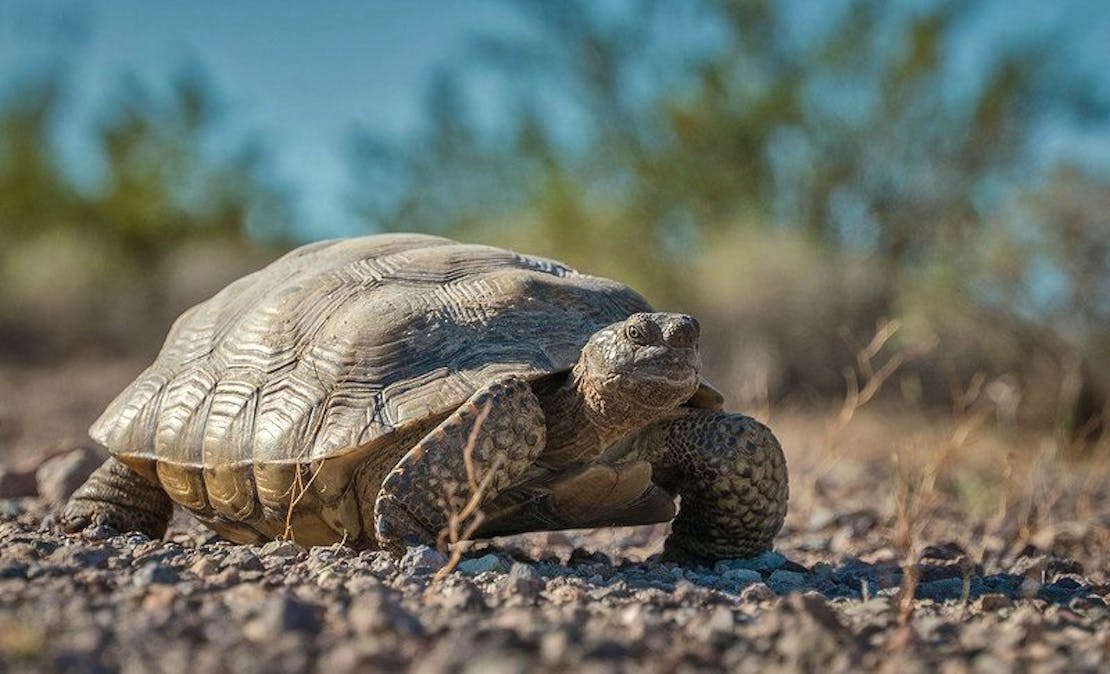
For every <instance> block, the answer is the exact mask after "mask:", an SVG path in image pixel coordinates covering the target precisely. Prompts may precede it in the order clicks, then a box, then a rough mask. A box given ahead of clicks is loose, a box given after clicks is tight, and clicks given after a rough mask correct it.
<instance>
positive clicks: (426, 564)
mask: <svg viewBox="0 0 1110 674" xmlns="http://www.w3.org/2000/svg"><path fill="white" fill-rule="evenodd" d="M446 564H447V558H446V557H444V556H443V553H442V552H440V551H439V550H436V549H435V548H432V547H429V546H427V545H418V546H416V547H415V548H409V549H408V550H406V551H405V556H404V557H402V558H401V564H400V566H401V570H402V571H407V572H408V573H411V574H412V575H414V576H429V575H431V574H433V573H435V572H436V571H439V570H440V569H442V568H443V567H444V565H446Z"/></svg>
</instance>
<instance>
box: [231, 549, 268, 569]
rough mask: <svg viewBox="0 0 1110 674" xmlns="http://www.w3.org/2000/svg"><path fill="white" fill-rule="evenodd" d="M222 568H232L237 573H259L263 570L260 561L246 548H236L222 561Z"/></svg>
mask: <svg viewBox="0 0 1110 674" xmlns="http://www.w3.org/2000/svg"><path fill="white" fill-rule="evenodd" d="M222 564H223V567H224V568H234V569H237V570H239V571H261V570H262V569H264V568H265V566H263V564H262V560H261V559H259V558H258V555H256V554H254V551H253V550H251V549H250V548H248V547H246V546H236V547H234V548H232V550H231V552H229V553H227V556H226V557H224V559H223V562H222Z"/></svg>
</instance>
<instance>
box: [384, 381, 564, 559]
mask: <svg viewBox="0 0 1110 674" xmlns="http://www.w3.org/2000/svg"><path fill="white" fill-rule="evenodd" d="M545 436H546V427H545V426H544V418H543V410H541V409H540V405H539V402H538V401H537V400H536V396H535V394H534V393H532V389H531V388H530V387H529V386H528V384H527V383H526V382H525V381H523V380H521V379H518V378H516V377H511V376H510V377H506V378H504V379H502V380H500V381H496V382H493V383H491V384H489V385H488V386H486V387H485V388H483V389H479V390H478V391H477V392H475V393H474V395H472V396H471V397H470V399H469V400H467V401H466V402H465V403H463V404H462V406H461V407H459V409H458V410H456V411H455V413H454V414H452V415H451V416H449V417H447V419H445V420H444V421H443V423H441V424H440V425H439V426H437V427H436V428H435V429H434V430H432V432H431V433H429V434H428V435H427V436H426V437H425V438H424V439H423V440H421V441H420V442H419V443H417V445H416V446H415V447H413V448H412V449H411V450H409V452H408V453H407V454H405V456H404V457H403V458H402V459H401V460H400V461H399V462H398V463H397V466H396V467H394V469H393V470H392V471H390V473H389V475H387V476H386V478H385V480H384V481H383V483H382V487H381V491H380V492H379V493H378V497H377V500H376V501H375V503H374V513H375V514H374V526H375V536H376V538H377V540H378V545H380V546H381V547H382V548H384V549H387V550H393V551H395V552H401V551H403V550H404V548H405V545H406V544H408V545H413V544H425V545H436V544H437V542H438V539H439V534H440V532H441V531H444V529H445V528H446V527H447V526H448V523H449V522H450V518H451V516H452V515H453V514H454V515H459V514H462V513H463V512H464V511H465V510H466V508H467V506H468V505H469V504H471V502H472V500H475V499H476V501H475V503H477V504H479V505H482V504H486V503H488V502H489V501H491V500H493V499H494V498H496V497H497V495H498V494H500V493H501V492H503V491H505V490H506V489H508V488H509V487H511V486H512V485H513V484H514V482H515V481H516V480H517V479H519V478H520V476H521V475H523V474H524V472H525V471H526V470H527V469H528V467H529V466H531V465H532V462H533V461H535V459H536V457H537V456H538V455H539V453H540V451H542V450H543V447H544V439H545ZM476 514H477V513H471V515H470V516H469V517H467V518H466V521H465V522H463V523H462V524H463V527H464V528H465V527H466V525H467V524H469V523H470V522H473V521H474V517H475V515H476Z"/></svg>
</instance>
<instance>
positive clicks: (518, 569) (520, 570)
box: [506, 562, 544, 598]
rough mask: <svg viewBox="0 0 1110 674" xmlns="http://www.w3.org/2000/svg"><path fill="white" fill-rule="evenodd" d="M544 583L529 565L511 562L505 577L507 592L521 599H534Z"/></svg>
mask: <svg viewBox="0 0 1110 674" xmlns="http://www.w3.org/2000/svg"><path fill="white" fill-rule="evenodd" d="M543 586H544V582H543V578H542V577H541V576H540V574H539V572H537V571H536V569H535V568H534V567H533V566H532V565H531V564H525V563H523V562H513V564H512V566H511V567H510V568H509V574H508V576H506V587H507V588H508V590H509V592H511V593H513V594H516V595H519V596H522V597H528V598H531V597H535V596H536V595H537V594H539V592H540V590H542V589H543Z"/></svg>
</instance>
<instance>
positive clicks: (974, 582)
mask: <svg viewBox="0 0 1110 674" xmlns="http://www.w3.org/2000/svg"><path fill="white" fill-rule="evenodd" d="M136 367H138V366H137V365H135V364H133V363H132V362H131V361H126V362H122V363H106V364H104V363H91V364H88V365H86V366H83V367H80V368H77V369H76V370H75V369H74V367H73V366H69V365H67V366H57V367H51V368H50V369H49V370H42V369H30V368H15V369H12V368H8V369H7V370H5V369H4V368H3V367H0V672H40V671H76V672H89V671H94V672H95V671H124V672H145V671H166V672H181V671H196V672H221V671H229V672H230V671H234V672H284V671H290V672H302V671H326V672H329V674H331V673H337V674H341V673H343V672H348V671H374V670H384V671H397V670H402V671H403V670H416V671H426V672H438V671H474V672H483V673H484V672H501V671H507V672H508V671H529V672H531V671H565V670H577V671H614V670H615V671H698V670H728V671H755V670H759V671H764V672H773V671H815V672H827V671H834V672H835V671H853V672H854V671H865V670H882V671H893V672H915V671H922V672H933V671H941V672H965V671H967V672H980V671H982V672H1010V671H1067V672H1098V671H1110V668H1108V666H1107V665H1106V664H1104V663H1105V662H1110V610H1108V608H1107V605H1108V603H1110V596H1108V593H1110V579H1108V577H1107V573H1108V568H1110V495H1108V493H1107V490H1106V488H1105V485H1106V484H1107V483H1108V481H1110V469H1108V468H1107V462H1105V461H1102V462H1093V463H1091V462H1089V463H1087V464H1082V465H1080V464H1070V463H1067V462H1064V461H1061V460H1059V459H1058V458H1056V457H1055V456H1054V455H1052V454H1051V453H1045V454H1044V457H1043V460H1041V459H1037V460H1034V461H1027V465H1025V466H1024V469H1023V466H1022V465H1021V464H1018V463H1014V461H1012V460H1010V459H1008V458H999V457H1007V456H1012V451H1011V450H1012V448H1013V446H1014V443H1013V441H1012V440H1011V439H1008V438H1003V439H1002V440H1003V441H1000V442H999V443H998V444H997V448H992V446H991V445H990V443H988V442H985V441H984V442H982V443H980V445H978V446H976V447H975V451H974V452H972V451H970V448H964V447H961V451H960V452H958V453H957V454H958V455H959V456H958V457H957V458H958V459H959V460H960V461H961V462H962V463H958V464H953V465H951V466H949V465H947V464H945V465H944V466H943V467H942V468H940V469H938V470H939V471H940V472H939V473H938V474H937V475H936V480H937V483H938V485H939V486H938V487H937V491H936V493H935V494H934V493H933V492H932V491H929V492H927V493H925V494H924V496H921V495H920V494H919V496H918V501H917V502H918V503H924V504H926V505H927V506H928V507H927V508H918V509H917V510H913V511H912V512H913V513H914V514H913V516H912V517H908V519H907V517H906V516H905V515H904V512H903V511H905V508H903V507H902V506H900V505H899V504H900V503H901V502H900V501H899V494H900V493H902V492H906V493H917V492H913V491H912V490H910V491H908V492H907V491H906V490H907V488H908V487H915V486H916V485H917V482H916V481H915V480H913V479H900V478H898V477H897V475H896V472H895V471H892V469H891V467H890V453H889V452H890V449H889V448H890V438H891V437H902V436H906V437H908V436H910V435H911V434H910V433H908V432H901V431H898V430H897V429H896V427H895V423H896V420H895V419H893V418H892V417H890V416H889V415H877V416H876V417H875V419H874V420H873V421H868V420H866V419H861V420H858V421H857V422H855V424H854V426H853V428H852V429H849V430H850V431H851V432H850V433H845V434H844V435H843V436H842V438H841V440H840V444H841V445H842V446H843V447H844V449H843V450H838V451H837V456H836V458H835V460H830V459H829V458H828V456H827V447H828V442H827V440H823V439H822V438H823V437H824V435H823V434H824V433H825V432H826V431H825V428H826V427H825V426H823V425H822V423H821V420H820V418H819V417H815V416H814V415H803V416H802V417H795V418H784V417H783V416H782V415H780V416H779V418H778V419H777V420H776V421H775V423H774V424H773V427H774V428H775V429H776V432H777V433H778V435H779V437H780V439H781V440H782V441H783V445H784V446H785V447H786V448H787V455H788V460H789V461H790V470H791V481H792V486H791V493H792V501H791V510H790V514H789V516H788V518H787V524H786V527H785V528H784V530H783V532H782V534H781V535H780V536H779V538H778V539H777V541H776V552H773V553H767V554H764V555H762V556H761V557H758V558H755V559H751V560H729V561H724V562H721V563H719V564H717V565H716V566H714V567H713V568H683V567H679V566H675V565H672V564H660V563H658V562H657V561H656V558H655V557H654V555H655V553H657V552H658V551H659V549H660V548H661V544H662V540H663V538H664V536H665V535H666V533H667V532H666V527H638V528H631V529H620V530H607V531H599V532H558V533H550V534H534V535H530V536H525V537H516V538H512V539H500V540H497V541H494V542H493V543H492V544H488V543H483V544H477V545H475V546H473V547H472V548H470V549H468V550H467V552H466V556H465V557H464V559H463V560H462V562H461V563H460V564H459V565H458V567H457V568H456V569H455V570H453V571H452V572H450V573H446V574H445V575H444V577H443V579H442V580H441V581H440V582H438V583H435V582H433V577H434V576H435V575H436V573H437V572H438V571H440V570H441V569H442V568H443V567H444V565H445V563H446V561H447V560H445V559H444V557H443V556H442V555H441V554H440V553H439V552H437V551H435V550H432V549H428V548H423V549H411V550H409V552H408V554H407V555H405V556H404V558H401V559H397V558H394V557H391V556H389V555H387V554H384V553H380V552H358V551H353V550H350V549H347V548H342V547H327V548H313V549H310V550H304V549H302V548H300V547H299V546H297V545H296V544H293V543H289V542H283V543H271V544H269V545H266V546H239V545H233V544H230V543H227V542H225V541H222V540H220V539H219V538H218V537H216V536H215V535H214V534H212V533H210V532H209V531H207V530H206V529H204V528H202V527H200V526H199V525H197V524H196V523H195V522H193V521H192V520H191V519H189V518H188V517H187V516H185V515H184V514H181V513H179V515H178V517H176V518H175V520H174V523H173V525H172V526H171V528H170V531H169V533H168V534H167V536H166V537H165V539H164V540H158V541H152V540H149V539H147V538H146V537H144V536H142V535H138V534H133V533H132V534H120V533H118V532H115V531H112V530H110V529H108V528H105V527H94V528H90V529H88V530H86V531H84V532H82V533H81V534H77V535H71V536H66V535H62V534H60V533H58V532H56V531H54V530H52V529H51V528H50V527H48V526H44V520H45V519H47V516H48V515H49V513H50V509H51V507H52V505H51V504H56V503H59V502H61V501H62V500H63V499H64V498H65V496H66V495H67V494H68V493H70V492H71V491H72V490H73V489H74V488H75V487H76V486H77V485H78V484H80V482H81V481H82V480H83V477H84V475H86V474H87V473H88V471H90V470H91V469H92V467H93V466H95V465H97V463H98V462H99V460H100V455H99V453H98V452H99V450H98V449H96V448H92V447H90V446H89V445H88V444H87V442H88V441H87V440H82V439H81V438H82V435H81V434H82V433H83V429H85V428H87V427H88V424H89V422H91V420H92V418H94V417H95V415H96V414H97V413H99V411H100V409H102V408H103V405H104V404H105V403H106V402H107V400H108V399H110V398H111V396H113V395H114V394H115V391H116V390H118V387H119V386H121V385H122V384H121V382H124V383H125V381H126V380H127V379H128V378H129V377H130V376H132V375H133V374H134V372H133V371H132V370H134V369H135V368H136ZM75 371H76V372H77V373H78V375H74V372H75ZM912 428H914V429H921V428H925V427H924V426H921V425H920V423H918V425H916V426H913V427H912ZM937 431H938V432H941V433H942V437H943V434H944V433H946V432H947V431H945V429H944V428H941V427H939V426H938V428H937ZM1046 446H1047V445H1046ZM1036 456H1039V455H1036ZM925 458H928V456H925ZM1023 471H1024V472H1023ZM941 488H943V489H944V491H943V492H941V491H940V489H941ZM918 491H921V490H918ZM953 494H967V495H968V497H967V498H964V499H957V498H955V497H954V496H953ZM992 495H993V496H992ZM926 497H928V498H926ZM976 499H978V501H982V503H983V504H986V506H983V505H980V506H976V505H975V503H976V502H977V501H976ZM992 499H994V500H992ZM976 508H978V509H976ZM911 510H912V509H911ZM900 513H903V514H900ZM992 513H994V514H992ZM907 523H908V524H910V525H912V526H911V527H910V529H909V531H910V532H911V534H912V535H910V536H909V538H910V539H912V541H913V542H912V545H910V546H909V548H907V547H906V544H905V541H903V542H902V543H901V544H899V543H898V541H899V540H901V539H904V538H906V537H905V536H902V535H901V534H899V531H900V530H901V529H900V527H902V526H903V525H906V524H907ZM906 549H914V550H916V551H917V553H916V554H915V555H914V556H913V557H912V559H915V560H916V564H914V565H912V566H911V567H910V568H911V578H909V579H907V578H904V573H903V565H902V560H903V558H904V557H905V552H904V551H905V550H906ZM900 550H901V551H902V552H899V551H900ZM915 579H916V581H917V582H916V586H915V587H914V588H913V590H914V595H915V598H914V599H913V600H912V601H906V602H903V601H901V597H900V588H902V587H903V585H910V586H912V585H914V583H913V581H914V580H915Z"/></svg>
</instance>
